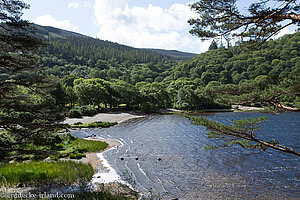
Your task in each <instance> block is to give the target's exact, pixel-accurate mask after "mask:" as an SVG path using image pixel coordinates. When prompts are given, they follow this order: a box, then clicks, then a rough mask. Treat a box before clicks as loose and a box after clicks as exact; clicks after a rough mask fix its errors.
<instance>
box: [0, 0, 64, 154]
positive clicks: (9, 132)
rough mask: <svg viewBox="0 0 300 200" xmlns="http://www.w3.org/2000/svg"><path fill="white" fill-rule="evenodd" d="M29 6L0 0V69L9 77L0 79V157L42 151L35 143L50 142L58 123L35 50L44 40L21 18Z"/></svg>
mask: <svg viewBox="0 0 300 200" xmlns="http://www.w3.org/2000/svg"><path fill="white" fill-rule="evenodd" d="M28 8H29V5H27V4H25V3H24V2H23V1H19V0H14V1H12V0H1V1H0V73H2V74H6V75H7V77H8V78H6V79H4V80H0V129H1V131H0V154H1V156H0V157H1V159H4V158H7V157H9V156H10V155H20V154H21V155H22V154H40V153H42V154H44V153H45V151H41V150H36V149H37V148H35V147H37V146H42V145H49V144H51V142H52V141H53V140H52V139H51V137H52V136H53V132H54V130H55V129H57V128H58V127H59V126H58V125H56V124H54V122H53V121H54V120H55V110H54V109H55V105H54V104H53V101H52V99H51V96H50V95H49V93H50V91H51V90H52V85H51V84H50V83H51V82H52V81H50V80H49V78H47V77H45V75H43V73H42V71H41V69H39V67H38V61H37V58H36V56H35V54H34V52H35V51H36V50H38V49H39V48H40V47H42V46H44V44H43V43H42V42H41V40H39V39H38V38H37V37H36V36H35V35H34V30H33V29H31V28H30V26H29V23H28V22H27V21H24V20H22V19H21V16H22V10H23V9H28ZM52 138H54V137H52ZM52 145H53V143H52Z"/></svg>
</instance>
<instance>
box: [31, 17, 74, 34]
mask: <svg viewBox="0 0 300 200" xmlns="http://www.w3.org/2000/svg"><path fill="white" fill-rule="evenodd" d="M33 23H36V24H39V25H42V26H53V27H57V28H61V29H66V30H70V31H77V27H76V26H72V25H71V24H70V21H69V20H62V21H60V20H56V19H55V18H53V17H52V16H51V15H48V14H45V15H42V16H39V17H37V18H35V19H34V20H33Z"/></svg>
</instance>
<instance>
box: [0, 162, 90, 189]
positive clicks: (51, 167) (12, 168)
mask: <svg viewBox="0 0 300 200" xmlns="http://www.w3.org/2000/svg"><path fill="white" fill-rule="evenodd" d="M92 175H93V168H92V166H91V165H90V164H83V163H79V162H73V161H57V162H28V163H14V164H7V165H5V166H4V167H1V168H0V183H1V184H4V185H7V186H12V185H17V184H19V183H24V184H26V185H34V186H35V185H51V184H70V183H75V182H78V181H80V180H86V181H87V180H89V179H90V178H91V177H92Z"/></svg>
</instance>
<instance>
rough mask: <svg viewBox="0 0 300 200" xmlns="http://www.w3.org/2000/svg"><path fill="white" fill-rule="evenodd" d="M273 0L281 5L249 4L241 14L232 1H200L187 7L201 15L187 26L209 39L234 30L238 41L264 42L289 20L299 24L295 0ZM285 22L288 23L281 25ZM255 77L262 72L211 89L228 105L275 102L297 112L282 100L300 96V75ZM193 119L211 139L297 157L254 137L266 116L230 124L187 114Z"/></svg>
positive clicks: (289, 150) (283, 109)
mask: <svg viewBox="0 0 300 200" xmlns="http://www.w3.org/2000/svg"><path fill="white" fill-rule="evenodd" d="M276 1H277V2H278V3H279V4H278V5H279V6H278V7H269V4H268V3H270V2H271V0H266V1H259V2H258V3H252V4H251V5H250V7H249V8H248V13H241V12H240V11H239V10H238V8H237V5H236V2H237V1H236V0H214V1H211V0H201V1H198V2H196V3H193V4H192V5H191V8H192V9H193V10H195V11H196V12H198V13H199V14H200V18H198V19H191V20H189V23H190V25H193V28H192V30H191V31H190V33H192V34H194V35H197V36H198V37H200V38H202V39H209V38H217V37H224V36H225V38H228V34H229V33H233V31H235V33H233V34H232V36H235V37H241V39H242V40H243V38H246V39H247V41H248V42H250V44H255V43H257V42H258V41H260V42H265V41H266V40H268V39H269V38H270V37H272V36H273V35H275V34H276V33H278V32H279V31H280V30H282V29H283V28H285V27H287V26H289V25H292V24H296V25H299V23H300V15H299V14H296V13H297V12H298V11H299V10H300V7H299V5H297V1H296V0H276ZM295 12H296V13H295ZM286 21H290V22H286ZM283 22H286V24H284V25H283V24H282V23H283ZM256 60H259V58H256ZM259 62H260V63H261V62H262V61H259ZM239 66H240V65H239ZM248 69H249V67H248ZM257 70H260V68H257ZM257 70H255V71H257ZM237 72H238V71H237ZM258 75H262V72H261V71H260V72H258V73H257V74H256V75H255V77H256V76H257V77H256V79H255V80H254V81H244V82H243V81H240V79H241V77H238V74H236V76H235V77H234V79H235V81H236V82H237V81H239V82H240V84H238V85H233V84H228V85H224V86H216V87H213V88H211V89H210V92H211V93H216V94H218V95H219V97H220V98H219V99H220V100H221V101H223V102H226V103H230V104H232V103H236V104H250V103H262V104H269V105H273V106H274V107H276V108H277V109H280V110H282V111H286V110H288V111H296V112H299V111H300V109H299V108H297V107H291V106H290V105H285V104H284V100H286V99H290V100H297V97H298V96H299V95H300V85H299V84H300V80H299V74H295V77H293V76H290V77H289V78H288V79H285V80H281V81H277V83H276V82H275V83H274V82H273V84H270V83H269V82H268V78H267V77H266V76H258ZM297 75H298V76H297ZM255 77H253V78H255ZM273 81H274V80H273ZM191 120H192V121H193V123H194V124H196V125H204V126H206V127H207V128H209V129H210V130H212V132H211V134H210V135H209V136H210V137H218V138H221V139H224V140H229V142H228V143H226V145H224V146H228V145H229V144H239V145H241V146H243V147H245V148H250V149H255V148H256V147H260V148H261V149H262V150H265V149H267V148H269V147H270V148H273V149H276V150H279V151H283V152H286V153H291V154H294V155H296V156H300V153H299V152H296V151H295V150H293V149H291V148H289V147H285V146H282V145H280V144H279V143H278V142H277V141H276V140H273V141H264V140H260V139H258V138H257V137H256V136H255V134H254V131H255V130H256V129H257V126H258V124H259V123H261V122H263V121H264V120H266V119H265V118H258V119H245V120H240V121H234V122H233V125H232V126H227V125H223V124H219V123H217V122H214V121H210V120H208V119H206V118H203V117H199V118H191ZM253 143H254V144H253Z"/></svg>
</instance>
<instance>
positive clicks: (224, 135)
mask: <svg viewBox="0 0 300 200" xmlns="http://www.w3.org/2000/svg"><path fill="white" fill-rule="evenodd" d="M190 119H191V120H192V122H193V124H195V125H203V126H205V127H207V128H209V129H211V130H212V131H211V132H209V133H207V135H208V137H210V138H220V139H222V140H226V141H228V142H226V143H224V144H223V145H222V146H221V147H227V146H230V145H233V144H238V145H241V146H242V147H244V148H247V149H260V150H261V151H265V150H266V149H267V148H272V149H275V150H278V151H282V152H285V153H291V154H294V155H296V156H299V157H300V152H297V151H295V150H294V149H292V148H290V147H286V146H283V145H280V144H279V143H278V141H276V140H275V139H273V140H270V141H264V140H261V139H259V138H258V137H257V136H256V135H255V131H256V130H257V129H258V128H259V127H258V126H259V124H260V123H262V122H263V121H265V120H267V118H266V117H260V118H258V119H256V118H249V119H243V120H237V121H233V125H230V126H228V125H224V124H220V123H217V122H215V121H211V120H209V119H207V118H204V117H190ZM211 148H218V147H211Z"/></svg>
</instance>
